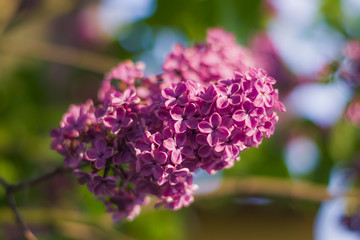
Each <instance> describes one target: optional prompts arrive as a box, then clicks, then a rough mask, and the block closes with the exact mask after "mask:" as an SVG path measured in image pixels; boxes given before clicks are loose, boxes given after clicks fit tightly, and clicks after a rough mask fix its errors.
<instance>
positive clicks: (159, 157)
mask: <svg viewBox="0 0 360 240" xmlns="http://www.w3.org/2000/svg"><path fill="white" fill-rule="evenodd" d="M154 158H155V160H156V162H157V163H158V164H160V165H163V164H164V163H166V160H167V154H166V153H164V152H157V153H156V154H155V157H154Z"/></svg>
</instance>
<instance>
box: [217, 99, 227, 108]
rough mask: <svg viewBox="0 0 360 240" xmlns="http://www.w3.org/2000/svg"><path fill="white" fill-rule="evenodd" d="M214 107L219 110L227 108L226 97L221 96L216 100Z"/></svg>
mask: <svg viewBox="0 0 360 240" xmlns="http://www.w3.org/2000/svg"><path fill="white" fill-rule="evenodd" d="M216 106H217V107H218V108H220V109H223V108H226V107H227V106H229V101H228V98H227V97H226V96H221V97H219V98H218V99H217V100H216Z"/></svg>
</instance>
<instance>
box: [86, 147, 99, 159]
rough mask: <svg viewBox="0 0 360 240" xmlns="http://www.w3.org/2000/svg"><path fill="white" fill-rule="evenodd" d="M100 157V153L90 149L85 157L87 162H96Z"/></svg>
mask: <svg viewBox="0 0 360 240" xmlns="http://www.w3.org/2000/svg"><path fill="white" fill-rule="evenodd" d="M98 156H99V154H98V152H97V151H96V150H95V149H92V148H90V149H89V150H87V151H86V153H85V157H86V159H87V160H90V161H94V160H95V159H96V158H97V157H98Z"/></svg>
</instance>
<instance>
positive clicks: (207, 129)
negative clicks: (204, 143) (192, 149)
mask: <svg viewBox="0 0 360 240" xmlns="http://www.w3.org/2000/svg"><path fill="white" fill-rule="evenodd" d="M198 128H199V130H200V132H202V133H211V132H212V127H211V125H210V124H209V123H208V122H206V121H202V122H200V123H199V124H198Z"/></svg>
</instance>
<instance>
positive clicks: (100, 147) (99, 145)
mask: <svg viewBox="0 0 360 240" xmlns="http://www.w3.org/2000/svg"><path fill="white" fill-rule="evenodd" d="M106 147H107V142H106V140H105V139H103V138H98V139H97V140H96V141H95V148H96V150H97V151H98V152H105V150H106Z"/></svg>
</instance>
